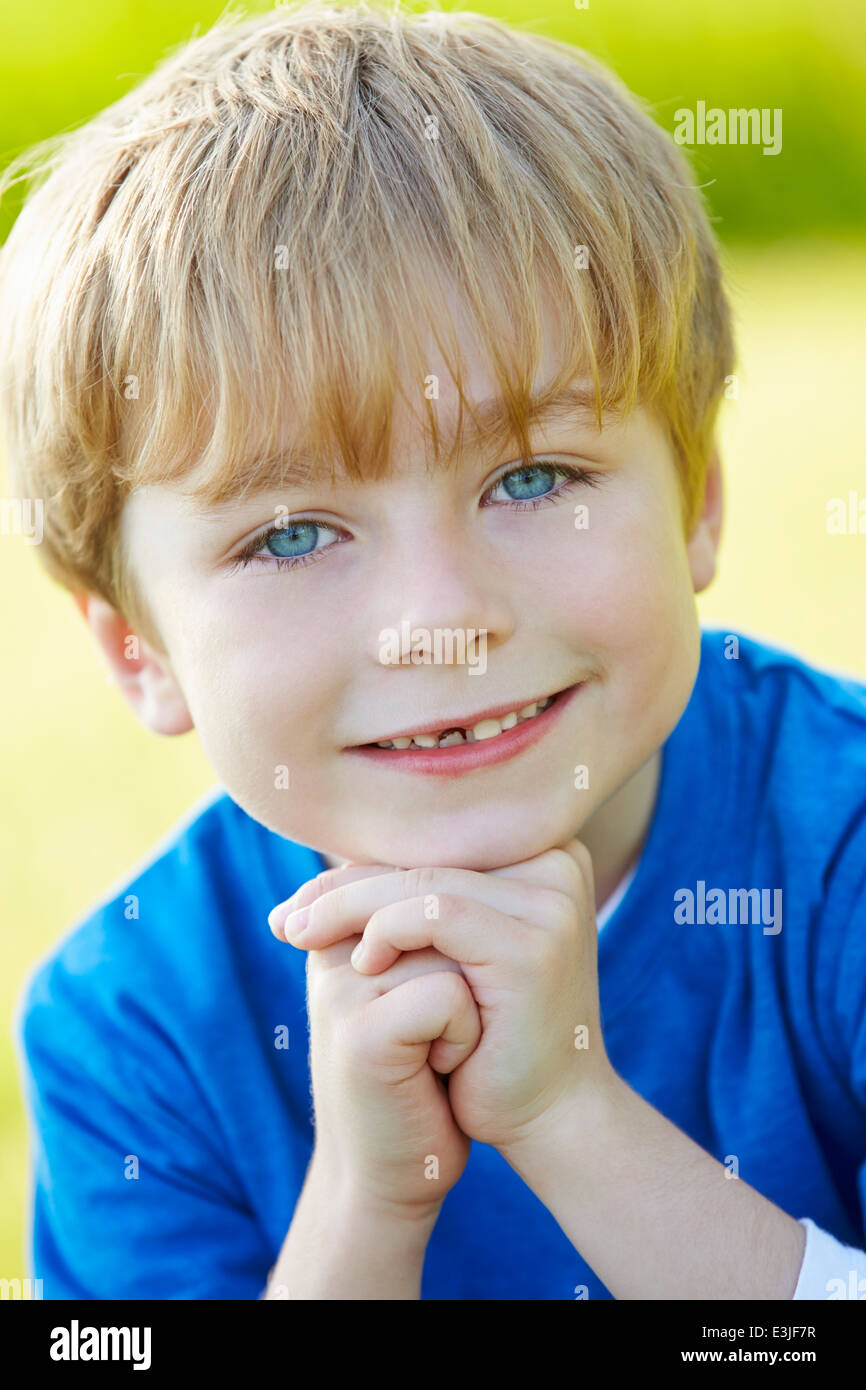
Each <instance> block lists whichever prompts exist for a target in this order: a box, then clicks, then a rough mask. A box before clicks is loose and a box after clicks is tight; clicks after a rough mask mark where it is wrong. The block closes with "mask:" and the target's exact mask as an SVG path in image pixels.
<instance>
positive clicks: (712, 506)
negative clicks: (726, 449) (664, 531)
mask: <svg viewBox="0 0 866 1390" xmlns="http://www.w3.org/2000/svg"><path fill="white" fill-rule="evenodd" d="M723 493H724V490H723V484H722V461H721V458H720V456H719V449H718V445H714V446H713V451H712V453H711V454H710V461H709V466H708V468H707V481H706V488H705V491H704V505H703V510H702V512H701V515H700V517H699V518H698V521H697V523H696V525H695V528H694V530H693V531H692V534H691V536H690V538H689V542H688V546H687V548H686V553H687V555H688V558H689V569H690V571H691V576H692V584H693V586H694V591H695V593H696V594H699V593H700V592H701V590H702V589H706V588H707V587H708V586H709V585H710V584H711V583H712V581H713V579H714V578H715V574H716V553H717V551H718V548H719V540H720V538H721V534H722V516H723V512H724V495H723Z"/></svg>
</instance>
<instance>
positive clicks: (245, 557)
mask: <svg viewBox="0 0 866 1390" xmlns="http://www.w3.org/2000/svg"><path fill="white" fill-rule="evenodd" d="M535 468H550V469H552V470H553V472H555V473H561V474H563V475H564V477H565V480H566V481H565V482H564V483H562V484H560V486H559V487H558V488H556V489H555V491H552V492H546V493H544V495H543V496H542V497H533V498H530V499H529V500H528V501H525V502H517V501H514V500H512V501H510V502H505V503H497V504H495V505H498V506H505V507H506V508H507V509H508V510H509V511H514V512H528V511H533V512H535V511H538V509H539V507H546V506H547V505H548V504H549V503H554V502H557V501H558V500H559V498H560V497H563V496H564V495H565V493H567V492H569V491H570V490H571V488H572V487H573V486H574V485H575V484H576V483H583V484H585V485H586V486H587V487H598V485H599V480H600V479H601V478H602V476H603V475H602V474H601V473H599V472H598V471H597V470H594V469H591V468H576V467H575V466H574V465H572V464H567V463H554V462H553V460H552V459H544V458H539V459H535V460H534V461H533V463H532V464H531V465H530V466H529V467H527V466H526V465H525V464H520V465H519V466H518V467H516V468H511V469H509V470H508V472H506V473H503V474H502V476H501V477H499V478H497V479H496V482H495V483H491V484H490V487H489V488H488V489H487V492H485V493H484V494H483V495H484V496H485V497H486V496H487V493H488V492H493V491H494V490H495V489H496V488H498V487H499V485H500V483H504V482H505V479H506V478H510V477H512V476H513V475H514V474H515V473H526V472H532V470H533V469H535ZM303 522H307V523H309V524H311V525H313V526H320V527H322V528H323V529H325V530H329V531H334V530H336V529H337V528H336V527H334V526H331V524H330V522H326V521H317V520H316V518H315V517H312V516H298V517H292V520H291V523H287V522H284V523H283V524H282V525H281V526H271V527H270V528H269V529H268V530H267V531H263V532H262V534H261V535H259V536H255V537H254V539H253V540H251V541H250V542H249V544H248V545H245V546H244V548H243V550H239V551H238V553H237V555H236V556H235V559H234V562H233V564H232V565H231V566H230V573H233V572H234V571H235V570H237V569H245V568H246V567H247V565H249V564H265V565H268V561H270V562H271V564H269V565H268V568H269V569H270V568H273V569H277V570H282V569H300V568H301V566H303V565H311V564H313V563H314V562H315V561H316V560H319V559H320V558H321V557H322V556H323V555H326V554H327V553H328V551H329V550H331V549H332V548H333V547H334V546H337V545H342V544H343V542H342V541H332V542H331V545H326V546H322V547H321V548H320V549H319V550H311V551H310V552H309V553H308V554H307V555H294V556H289V555H265V554H263V553H262V552H263V551H264V547H265V546H266V545H267V543H268V541H269V540H270V538H271V536H278V535H280V534H281V533H282V532H284V531H285V529H286V525H288V524H292V525H295V524H300V523H303Z"/></svg>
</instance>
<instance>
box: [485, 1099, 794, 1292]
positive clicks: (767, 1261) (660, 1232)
mask: <svg viewBox="0 0 866 1390" xmlns="http://www.w3.org/2000/svg"><path fill="white" fill-rule="evenodd" d="M503 1155H504V1157H505V1158H506V1159H507V1160H508V1162H509V1163H510V1164H511V1166H512V1167H513V1168H514V1169H515V1171H516V1172H518V1173H519V1174H520V1176H521V1177H522V1178H523V1180H524V1181H525V1182H526V1183H527V1185H528V1186H529V1187H530V1188H531V1189H532V1191H533V1192H534V1193H535V1195H536V1196H537V1197H538V1198H539V1200H540V1201H542V1202H543V1203H544V1204H545V1206H546V1207H547V1208H548V1209H549V1210H550V1212H551V1213H552V1215H553V1216H554V1217H555V1218H556V1220H557V1221H558V1222H559V1224H560V1226H561V1227H562V1229H563V1231H564V1232H565V1234H566V1235H567V1236H568V1238H569V1240H570V1241H571V1242H572V1244H573V1245H574V1246H575V1248H576V1249H577V1250H579V1252H580V1254H581V1255H582V1256H583V1258H584V1259H585V1260H586V1262H587V1264H589V1265H590V1266H591V1267H592V1269H593V1270H594V1271H595V1273H596V1274H597V1275H598V1277H599V1278H600V1279H601V1280H602V1282H603V1283H604V1284H605V1285H606V1286H607V1288H608V1289H610V1291H611V1293H612V1294H613V1296H614V1297H615V1298H618V1299H726V1298H731V1299H790V1298H792V1297H793V1295H794V1290H795V1288H796V1286H797V1279H798V1276H799V1272H800V1267H801V1264H802V1261H803V1252H804V1249H805V1244H806V1233H805V1230H804V1229H803V1227H802V1226H801V1225H800V1224H799V1222H798V1221H795V1220H794V1218H793V1217H791V1216H788V1215H787V1213H786V1212H784V1211H782V1209H781V1208H780V1207H778V1206H776V1205H775V1203H774V1202H770V1201H768V1200H767V1199H766V1198H765V1197H762V1196H761V1194H760V1193H759V1192H756V1191H755V1189H754V1188H753V1187H749V1185H748V1184H747V1183H745V1182H744V1181H743V1180H742V1179H740V1178H732V1177H728V1176H727V1171H728V1170H727V1169H726V1168H725V1167H724V1166H723V1165H722V1164H721V1163H719V1162H717V1161H716V1159H714V1158H713V1157H712V1156H711V1155H710V1154H708V1153H706V1152H705V1150H703V1149H702V1148H700V1147H699V1146H698V1145H697V1144H695V1143H693V1141H692V1140H691V1139H689V1137H688V1136H687V1135H686V1134H684V1133H683V1132H682V1130H680V1129H678V1128H677V1127H676V1125H673V1124H671V1123H670V1121H669V1120H667V1119H665V1117H664V1116H663V1115H661V1114H660V1113H659V1112H658V1111H657V1110H655V1109H654V1108H653V1106H651V1105H649V1104H648V1103H647V1102H646V1101H645V1100H644V1099H643V1098H642V1097H641V1096H639V1095H638V1093H637V1092H636V1091H634V1090H633V1089H632V1088H631V1087H630V1086H628V1085H627V1084H626V1083H625V1082H624V1081H622V1079H621V1078H619V1077H617V1078H616V1083H615V1084H614V1085H612V1087H611V1090H610V1092H609V1095H608V1096H607V1098H605V1099H604V1100H600V1101H599V1102H598V1103H597V1106H596V1108H595V1109H594V1110H592V1111H588V1110H586V1109H584V1108H581V1107H577V1108H575V1109H574V1110H573V1111H568V1112H564V1113H562V1114H561V1115H560V1116H559V1117H558V1118H553V1117H552V1118H551V1120H550V1121H549V1122H548V1123H547V1124H546V1126H545V1128H544V1132H543V1134H542V1133H538V1134H537V1135H535V1136H532V1137H529V1136H527V1138H526V1139H525V1140H524V1141H523V1142H522V1144H521V1145H516V1146H512V1147H511V1148H509V1149H508V1151H506V1150H503Z"/></svg>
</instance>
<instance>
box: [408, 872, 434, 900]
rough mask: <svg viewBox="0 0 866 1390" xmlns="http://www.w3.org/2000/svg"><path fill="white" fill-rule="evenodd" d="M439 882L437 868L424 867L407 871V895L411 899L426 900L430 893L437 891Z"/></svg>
mask: <svg viewBox="0 0 866 1390" xmlns="http://www.w3.org/2000/svg"><path fill="white" fill-rule="evenodd" d="M436 881H437V870H436V869H435V868H429V867H422V868H417V869H407V870H406V878H405V885H406V893H407V897H410V898H424V897H427V895H428V894H429V893H433V892H434V891H435V887H436Z"/></svg>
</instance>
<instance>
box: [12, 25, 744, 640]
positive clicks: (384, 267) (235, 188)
mask: <svg viewBox="0 0 866 1390" xmlns="http://www.w3.org/2000/svg"><path fill="white" fill-rule="evenodd" d="M25 178H27V179H30V180H31V182H32V185H33V186H32V188H31V190H30V192H29V194H28V197H27V199H26V201H25V203H24V206H23V208H22V211H21V213H20V214H19V217H18V219H17V220H16V222H15V225H14V226H13V229H12V231H11V233H10V235H9V237H8V239H7V241H6V243H5V245H4V246H3V248H2V252H0V383H2V389H0V431H2V435H3V439H4V442H5V457H6V462H7V466H8V470H9V475H10V480H11V486H12V490H13V492H14V493H15V494H19V493H20V494H21V495H26V496H34V497H40V498H43V499H44V500H45V522H44V534H43V543H42V545H40V547H39V558H40V560H41V562H42V563H43V564H44V565H45V567H46V568H47V569H48V570H49V571H50V572H51V573H52V574H53V576H54V577H55V578H56V579H58V580H59V581H60V582H61V583H63V584H65V585H66V586H67V587H68V588H70V589H72V590H73V591H77V590H88V591H91V592H95V593H98V594H101V595H102V596H103V597H104V598H105V599H106V600H107V601H108V602H110V603H113V604H119V606H120V611H121V612H124V613H126V612H132V611H135V610H134V609H133V607H132V605H133V603H134V601H135V600H136V596H135V594H134V592H133V589H132V586H131V582H130V580H129V576H128V575H127V573H126V570H125V560H124V555H123V549H122V537H121V513H122V510H123V507H124V503H125V501H126V499H127V498H128V496H129V494H130V492H131V491H132V490H133V489H136V488H142V487H147V486H158V485H160V484H164V485H167V486H175V487H181V488H182V489H185V495H186V497H187V498H189V499H191V500H192V501H193V502H194V504H198V505H199V506H200V507H202V508H208V507H216V506H219V505H220V504H222V503H226V502H230V501H233V500H235V499H241V498H243V497H244V496H246V495H249V494H255V493H263V492H268V491H276V490H279V489H281V488H284V487H288V486H290V485H292V484H295V485H297V483H299V482H301V483H304V482H309V481H312V480H316V479H320V478H322V479H324V478H327V479H328V480H329V481H330V482H336V481H338V480H339V481H342V480H346V479H348V480H356V481H359V482H360V481H372V480H377V479H381V478H384V477H386V476H387V475H388V473H389V471H390V469H391V468H392V467H393V461H394V460H393V454H394V448H393V445H394V433H395V425H394V420H395V411H396V409H397V407H398V403H399V402H401V401H402V403H404V404H405V406H406V408H407V410H408V412H409V415H410V417H411V418H412V419H414V420H415V421H416V422H417V425H418V428H419V430H420V431H422V432H423V441H424V446H425V459H426V461H427V463H428V464H429V466H431V467H444V466H448V465H449V464H450V463H452V462H453V461H454V460H455V459H456V458H457V457H458V455H459V453H460V451H461V450H462V449H463V448H464V447H468V443H467V439H468V440H469V441H471V443H472V445H473V446H474V445H475V444H477V443H478V442H479V441H480V442H481V444H482V446H483V445H484V444H488V445H492V444H493V443H494V442H496V441H497V440H499V439H502V440H504V439H505V438H506V436H507V438H508V440H509V441H511V440H514V441H516V442H517V444H518V446H519V449H520V454H521V457H522V458H524V459H526V458H528V457H529V456H530V454H531V446H530V440H529V431H530V428H531V424H532V420H533V415H534V413H535V412H536V411H538V410H540V409H543V408H544V407H545V406H546V405H548V403H549V402H551V401H554V400H555V399H556V398H557V397H558V396H559V395H560V393H561V392H562V391H563V390H565V389H566V388H571V387H573V385H574V383H575V380H576V379H579V380H580V382H581V383H582V384H583V385H585V386H586V388H587V390H588V391H589V393H590V396H591V400H590V401H588V404H589V406H590V408H591V411H592V413H593V415H594V418H595V420H596V423H597V425H598V427H599V429H601V428H603V424H604V416H605V413H608V412H620V413H626V414H627V413H628V412H629V411H630V410H631V408H632V407H633V406H634V405H635V404H636V403H638V401H640V403H641V404H643V405H646V406H648V407H650V408H653V409H654V410H655V412H656V413H657V415H658V416H659V418H660V419H661V420H662V422H663V424H664V428H665V431H666V433H667V437H668V440H669V442H670V445H671V449H672V453H673V457H674V459H675V462H676V466H677V468H678V471H679V474H680V479H681V483H682V486H681V499H682V504H683V518H684V523H685V525H686V527H687V528H688V527H689V526H690V525H691V523H692V521H693V520H694V519H695V518H696V516H697V515H698V514H699V511H698V509H699V507H700V504H701V500H702V492H703V487H704V480H705V476H706V467H707V461H708V458H709V453H710V447H711V441H712V437H713V432H714V428H715V419H716V415H717V412H718V407H719V404H720V401H721V398H722V392H723V390H724V386H725V382H726V380H727V379H728V377H729V374H730V373H731V372H732V370H733V365H734V356H735V355H734V345H733V337H732V329H731V315H730V308H729V305H728V302H727V298H726V295H725V292H724V287H723V281H722V274H721V267H720V265H719V260H718V256H717V254H716V248H715V244H714V241H713V236H712V232H711V229H710V226H709V222H708V218H707V213H706V208H705V206H704V203H703V198H702V195H701V192H700V189H699V188H698V187H697V186H696V184H695V182H694V178H693V175H692V172H691V169H690V167H689V164H688V162H687V160H686V159H685V157H684V155H683V152H682V151H681V150H680V149H679V148H678V147H677V146H676V145H675V144H674V142H673V140H672V139H671V137H670V136H669V135H667V134H666V133H665V132H664V131H662V130H660V129H659V127H658V126H657V125H656V124H655V122H654V120H653V119H652V116H651V114H650V113H649V111H648V110H646V109H643V108H642V106H641V104H640V103H639V102H638V100H637V99H636V98H634V97H633V96H632V95H631V94H630V93H629V92H628V90H627V88H626V87H625V86H624V84H623V83H622V82H620V80H619V79H618V78H617V77H616V76H615V75H614V74H613V73H611V72H610V71H609V70H608V69H606V68H605V67H604V66H603V65H602V64H601V63H599V62H598V61H597V60H596V59H594V58H593V57H592V56H591V55H589V54H587V53H586V52H583V51H581V50H580V49H576V48H574V47H572V46H571V45H569V44H567V43H564V42H560V41H557V40H554V39H550V38H546V37H544V36H542V35H539V34H537V33H532V32H526V31H524V30H521V29H520V28H517V27H509V26H507V25H505V24H503V23H502V22H501V21H499V20H496V19H493V18H492V17H490V16H485V15H481V14H476V13H474V12H458V13H445V12H441V11H438V10H435V9H433V10H429V11H426V12H423V13H419V14H408V13H402V12H399V11H397V10H394V8H393V5H392V4H391V0H381V3H380V0H371V3H364V2H363V0H362V3H359V4H358V5H356V6H353V7H350V8H334V9H331V8H327V7H323V6H322V5H321V4H320V3H318V2H317V3H313V4H309V5H308V4H300V5H294V6H291V5H290V6H284V7H280V8H279V9H277V10H275V11H273V12H271V13H269V14H263V15H256V16H254V17H252V18H247V17H243V18H242V17H241V16H238V15H228V16H226V17H225V18H224V19H222V20H220V21H219V22H218V23H217V24H216V25H214V26H213V27H212V28H211V29H210V30H209V31H208V32H207V33H205V34H203V35H201V36H199V37H196V38H194V39H193V40H192V41H191V42H189V43H188V44H185V45H183V46H181V47H180V48H179V50H178V51H176V52H174V53H173V54H170V55H169V56H167V57H166V58H165V59H164V60H163V61H162V62H161V63H160V64H159V65H158V67H157V68H156V69H155V71H154V72H152V73H151V74H150V75H149V76H147V77H146V78H144V79H143V80H142V81H141V82H140V83H139V84H138V85H137V86H136V87H134V88H133V89H132V90H131V91H130V92H128V93H127V94H126V95H125V96H123V97H122V98H121V99H120V100H119V101H117V102H115V103H114V104H113V105H112V106H110V107H108V108H107V109H106V110H105V111H103V112H100V113H99V114H98V115H97V116H95V117H94V118H93V119H92V120H90V121H88V122H87V123H86V124H85V125H84V126H82V127H81V128H80V129H78V130H75V131H72V132H68V131H67V132H64V133H62V135H60V136H56V137H52V138H51V139H50V140H48V141H45V142H43V143H42V145H39V146H36V147H34V148H32V149H31V150H29V151H27V152H26V153H25V154H24V155H22V156H20V157H18V158H16V159H15V160H13V161H12V164H11V165H10V166H9V168H8V169H7V170H6V171H5V172H4V173H3V175H2V176H0V196H2V194H3V193H4V192H5V190H6V189H7V188H10V187H11V186H12V185H13V183H15V182H19V181H21V180H22V179H25ZM548 309H549V310H551V312H550V313H548V312H547V311H548ZM552 336H555V342H551V338H552ZM431 344H433V345H435V349H436V352H437V354H438V355H437V356H436V358H435V361H436V362H439V361H440V359H441V361H442V362H444V364H445V367H446V370H447V371H448V373H449V375H450V378H451V380H452V381H453V383H454V387H455V389H456V393H457V401H458V409H457V412H456V423H455V426H454V429H453V433H452V432H451V426H450V424H449V426H448V428H447V429H446V428H445V425H444V422H443V419H442V418H441V411H440V405H439V400H438V398H437V385H438V384H439V383H437V382H436V381H435V379H434V378H433V376H432V371H433V367H432V363H431V361H430V352H431ZM470 347H471V352H470ZM551 347H553V348H554V349H555V351H554V353H553V357H552V360H553V362H554V363H555V367H556V374H555V376H554V378H553V379H552V380H547V379H545V380H544V381H543V383H542V384H541V385H540V386H539V384H538V383H539V368H540V365H541V363H542V361H544V360H545V359H546V358H547V357H548V352H549V350H550V349H551ZM544 349H547V350H548V352H545V351H544ZM478 355H480V357H481V358H482V359H483V361H484V363H485V365H486V366H487V368H488V374H489V377H490V380H491V381H492V382H494V383H495V390H496V394H497V398H498V399H497V401H496V402H495V403H494V405H493V406H492V407H490V408H489V409H488V408H487V407H486V406H485V408H484V410H481V409H480V406H479V407H478V409H476V403H475V402H473V401H472V399H471V397H470V393H469V391H468V389H467V375H468V367H467V360H468V359H469V357H470V356H472V357H476V356H478ZM534 390H543V392H544V394H543V395H542V396H533V391H534ZM449 394H450V392H449ZM449 418H450V412H449ZM467 421H468V422H469V424H468V425H467ZM139 597H141V596H139ZM141 606H142V605H139V607H138V611H141Z"/></svg>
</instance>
